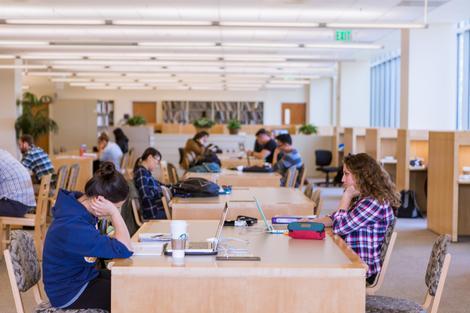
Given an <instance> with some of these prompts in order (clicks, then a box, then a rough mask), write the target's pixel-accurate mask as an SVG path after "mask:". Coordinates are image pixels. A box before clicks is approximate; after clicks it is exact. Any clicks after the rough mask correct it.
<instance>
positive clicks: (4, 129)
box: [0, 60, 21, 157]
mask: <svg viewBox="0 0 470 313" xmlns="http://www.w3.org/2000/svg"><path fill="white" fill-rule="evenodd" d="M14 62H15V61H9V60H8V61H7V60H0V64H5V65H13V64H14ZM0 95H1V97H0V148H1V149H4V150H6V151H8V152H10V153H11V154H12V155H13V156H15V157H18V156H19V151H18V149H17V146H16V132H15V120H16V117H17V108H16V99H18V98H20V95H21V75H20V72H19V70H16V71H15V70H11V69H8V70H7V69H0Z"/></svg>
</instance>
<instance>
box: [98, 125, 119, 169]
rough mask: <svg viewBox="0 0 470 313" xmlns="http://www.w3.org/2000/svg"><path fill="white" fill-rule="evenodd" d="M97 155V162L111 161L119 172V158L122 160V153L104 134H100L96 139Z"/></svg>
mask: <svg viewBox="0 0 470 313" xmlns="http://www.w3.org/2000/svg"><path fill="white" fill-rule="evenodd" d="M98 153H99V160H100V161H101V162H103V161H111V162H113V163H114V166H115V167H116V169H117V170H118V171H119V170H120V167H121V158H122V151H121V148H119V146H118V145H117V144H116V143H114V142H112V141H109V137H108V135H106V133H102V134H101V135H100V136H99V137H98Z"/></svg>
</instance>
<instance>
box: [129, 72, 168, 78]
mask: <svg viewBox="0 0 470 313" xmlns="http://www.w3.org/2000/svg"><path fill="white" fill-rule="evenodd" d="M125 76H126V77H136V78H143V77H152V78H155V77H162V78H165V77H171V74H169V73H127V74H126V75H125Z"/></svg>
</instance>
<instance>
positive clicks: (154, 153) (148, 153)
mask: <svg viewBox="0 0 470 313" xmlns="http://www.w3.org/2000/svg"><path fill="white" fill-rule="evenodd" d="M149 156H153V157H154V158H155V157H159V158H160V160H161V159H162V154H161V153H160V151H158V150H157V149H155V148H151V147H150V148H147V149H145V151H144V153H142V156H141V157H140V158H138V159H137V160H136V161H135V163H134V172H135V171H136V170H137V168H138V167H139V166H140V163H141V162H142V161H145V160H147V159H148V157H149Z"/></svg>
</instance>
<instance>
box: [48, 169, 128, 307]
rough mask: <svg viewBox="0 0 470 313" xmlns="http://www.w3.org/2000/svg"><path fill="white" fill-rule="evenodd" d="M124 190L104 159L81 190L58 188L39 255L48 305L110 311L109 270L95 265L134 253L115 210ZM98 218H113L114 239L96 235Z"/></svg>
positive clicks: (125, 186) (124, 192)
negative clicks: (41, 261) (82, 191)
mask: <svg viewBox="0 0 470 313" xmlns="http://www.w3.org/2000/svg"><path fill="white" fill-rule="evenodd" d="M128 193H129V187H128V185H127V182H126V180H125V179H124V177H123V176H122V175H121V173H119V172H118V171H117V170H116V169H115V167H114V164H112V163H111V162H103V163H102V165H101V166H100V168H99V170H98V171H97V172H96V173H95V174H94V176H93V178H91V179H90V180H89V181H88V182H87V183H86V185H85V194H81V193H75V192H68V191H65V190H60V191H59V195H58V197H57V202H56V204H55V207H54V208H53V216H54V219H53V221H52V224H51V226H50V227H49V230H48V232H47V236H46V240H45V243H44V254H43V272H44V287H45V290H46V293H47V296H48V298H49V300H50V302H51V304H52V306H54V307H58V308H64V309H91V308H99V309H104V310H108V311H110V308H111V273H110V271H109V270H106V269H105V270H98V269H97V266H96V264H97V258H106V259H112V258H128V257H130V256H131V255H132V252H131V241H130V236H129V231H128V230H127V227H126V224H125V223H124V221H123V219H122V217H121V214H120V212H119V208H120V207H121V206H122V204H123V203H124V201H125V199H126V198H127V195H128ZM99 217H109V218H110V219H111V222H112V224H113V226H114V228H115V235H114V238H110V237H108V236H107V235H102V234H100V232H99V231H98V229H97V222H98V218H99Z"/></svg>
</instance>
